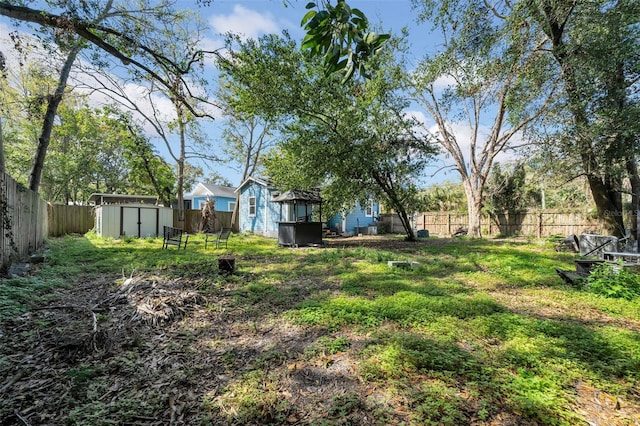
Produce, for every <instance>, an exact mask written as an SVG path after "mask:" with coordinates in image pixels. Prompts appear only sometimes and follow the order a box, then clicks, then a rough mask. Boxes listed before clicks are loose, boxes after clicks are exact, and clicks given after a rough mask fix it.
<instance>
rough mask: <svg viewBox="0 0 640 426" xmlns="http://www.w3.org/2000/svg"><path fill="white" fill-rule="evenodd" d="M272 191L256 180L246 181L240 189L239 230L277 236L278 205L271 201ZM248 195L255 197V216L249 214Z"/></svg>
mask: <svg viewBox="0 0 640 426" xmlns="http://www.w3.org/2000/svg"><path fill="white" fill-rule="evenodd" d="M273 192H274V190H272V189H270V188H267V187H265V186H264V185H261V184H259V183H257V182H248V183H246V184H245V185H244V186H243V187H242V188H241V189H240V210H239V211H240V215H239V217H240V232H253V233H254V234H259V235H264V236H267V237H272V238H275V237H277V236H278V221H280V205H279V204H278V203H273V202H271V198H272V196H273ZM250 197H255V198H256V214H255V216H249V198H250ZM283 214H284V213H283Z"/></svg>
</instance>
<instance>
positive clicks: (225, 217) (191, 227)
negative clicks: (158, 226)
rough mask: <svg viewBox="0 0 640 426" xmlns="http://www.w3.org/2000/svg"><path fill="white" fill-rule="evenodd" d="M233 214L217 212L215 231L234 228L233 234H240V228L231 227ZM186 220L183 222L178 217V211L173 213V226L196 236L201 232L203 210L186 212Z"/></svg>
mask: <svg viewBox="0 0 640 426" xmlns="http://www.w3.org/2000/svg"><path fill="white" fill-rule="evenodd" d="M232 215H233V213H232V212H220V211H216V219H215V228H216V229H215V230H216V231H219V230H220V229H222V228H233V232H238V226H237V225H236V226H234V227H232V226H231V216H232ZM184 216H185V220H184V222H181V221H180V220H179V216H178V210H174V211H173V226H175V227H176V228H182V229H184V230H185V231H187V232H188V233H190V234H195V233H197V232H199V231H200V220H201V219H202V210H185V212H184Z"/></svg>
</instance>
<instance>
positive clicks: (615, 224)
mask: <svg viewBox="0 0 640 426" xmlns="http://www.w3.org/2000/svg"><path fill="white" fill-rule="evenodd" d="M587 180H588V182H589V188H590V189H591V195H592V196H593V199H594V201H595V204H596V209H597V212H598V219H599V220H600V223H601V224H602V226H603V227H604V229H605V232H606V233H607V234H609V235H613V236H616V237H623V236H624V220H623V217H622V201H621V194H620V192H619V189H618V188H619V187H616V186H615V184H614V183H613V182H614V181H615V179H611V178H605V179H601V178H600V177H598V176H594V175H589V176H587Z"/></svg>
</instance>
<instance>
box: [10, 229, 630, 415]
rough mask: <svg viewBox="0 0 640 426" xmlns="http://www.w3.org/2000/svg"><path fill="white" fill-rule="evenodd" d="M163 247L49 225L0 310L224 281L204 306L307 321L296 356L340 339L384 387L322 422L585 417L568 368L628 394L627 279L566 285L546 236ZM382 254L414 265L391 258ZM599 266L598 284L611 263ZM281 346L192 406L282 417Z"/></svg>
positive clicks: (336, 407)
mask: <svg viewBox="0 0 640 426" xmlns="http://www.w3.org/2000/svg"><path fill="white" fill-rule="evenodd" d="M160 246H161V241H160V240H158V239H150V240H127V241H119V240H105V239H101V238H98V237H96V236H94V235H87V236H86V237H83V238H79V237H67V238H63V239H56V240H52V241H50V242H49V249H50V252H49V254H48V256H47V262H46V265H45V267H43V268H41V269H40V270H39V271H38V272H37V273H36V274H35V275H33V276H31V277H29V278H25V279H13V280H7V281H4V282H3V283H2V284H0V321H2V322H6V321H8V320H9V319H11V318H13V317H15V316H16V315H18V314H19V313H21V312H24V311H25V310H27V309H28V308H29V307H31V306H35V305H39V304H43V303H45V302H46V301H47V300H49V299H50V298H51V297H53V296H52V291H53V290H54V289H55V288H58V287H69V286H73V285H76V284H78V282H80V281H82V280H87V279H91V278H95V277H98V276H100V277H102V278H103V279H107V280H113V281H114V282H117V281H118V280H121V279H122V276H123V275H124V276H128V275H130V274H132V273H134V272H135V271H137V272H142V271H145V272H158V271H161V272H162V273H164V274H166V275H168V276H172V277H181V278H182V279H188V280H194V281H198V283H199V287H198V288H199V289H200V291H202V292H203V293H204V294H207V292H216V291H219V290H220V289H221V288H222V287H224V288H225V289H226V290H225V291H228V295H229V305H228V306H226V307H220V306H209V307H208V309H210V310H211V312H217V311H219V310H221V309H223V308H224V309H238V310H242V311H243V312H245V313H246V314H248V315H250V317H251V318H253V321H255V323H256V324H258V323H259V322H261V321H286V322H289V323H292V324H294V325H298V326H302V327H307V328H308V329H309V330H313V332H314V333H316V335H317V336H318V337H317V338H316V339H315V340H314V342H313V343H311V344H310V345H309V346H308V347H307V349H306V350H305V351H304V354H303V355H302V360H304V361H305V362H309V360H312V359H314V358H322V357H327V356H333V355H335V354H339V353H343V352H347V353H349V356H351V357H354V358H355V359H356V360H357V369H356V371H355V374H356V375H357V377H358V379H359V380H361V381H362V382H363V383H369V384H373V385H375V386H376V388H377V389H382V390H383V391H384V394H385V398H386V399H385V398H382V399H378V400H376V401H372V400H370V399H367V398H366V397H363V396H359V395H356V394H354V393H349V392H347V393H346V394H341V395H338V394H337V395H336V396H335V397H334V398H333V399H332V401H331V406H330V409H329V410H328V412H327V413H326V414H325V421H326V422H327V423H322V422H320V421H318V422H317V423H316V424H349V420H348V419H349V418H350V417H349V416H352V415H353V413H354V412H356V411H358V410H362V411H369V412H371V413H375V414H374V415H375V416H376V419H377V421H378V422H379V424H385V423H387V422H392V421H394V420H393V419H394V412H395V410H397V411H400V412H403V413H405V414H403V416H402V418H403V419H404V420H403V421H406V422H407V423H408V424H413V425H428V424H433V425H439V424H443V425H459V424H468V423H471V421H472V419H474V421H478V420H479V421H487V422H490V421H491V419H495V418H500V417H499V416H500V415H501V413H509V415H511V416H516V417H518V418H521V419H523V420H524V421H528V422H537V423H539V424H550V425H572V424H579V423H580V422H581V421H582V422H584V421H583V420H581V418H580V416H579V414H577V413H576V412H575V410H574V407H575V403H576V391H575V384H576V382H578V381H582V382H588V383H591V384H592V385H593V386H595V387H597V388H598V389H600V390H601V391H603V392H607V393H609V394H612V395H616V396H617V397H621V398H626V399H630V400H634V398H636V399H637V395H636V394H635V392H636V389H638V388H639V387H640V339H638V336H637V329H634V328H633V327H635V326H637V322H638V321H640V300H639V299H640V298H638V297H636V296H634V295H633V294H631V295H630V294H629V293H624V297H623V298H616V299H612V298H611V296H612V294H611V292H608V293H607V292H600V294H594V293H593V292H587V291H584V290H583V289H579V288H574V287H570V286H568V285H566V284H565V283H563V282H562V280H560V278H558V277H557V275H556V273H555V268H558V267H559V268H565V269H568V268H571V267H572V260H573V256H572V255H571V254H567V253H556V252H555V251H554V250H553V246H552V244H550V243H545V242H544V241H532V242H513V241H500V240H472V239H464V240H461V241H438V240H434V239H431V240H427V242H426V243H425V242H423V243H417V244H416V245H415V246H406V245H405V246H402V247H401V248H398V249H394V248H389V249H382V250H381V249H370V248H367V247H356V248H330V247H329V248H323V249H308V250H307V249H298V250H292V249H285V248H278V247H277V246H276V245H275V242H274V241H273V240H269V239H265V238H260V237H256V236H250V235H242V236H238V235H235V236H233V237H232V238H231V240H230V242H229V249H228V250H226V251H223V250H217V251H212V250H208V251H205V250H204V244H203V242H202V241H199V237H198V236H193V237H192V238H191V239H190V242H189V246H188V247H187V249H186V250H180V251H178V250H175V249H169V250H160ZM222 253H230V254H233V255H234V256H236V266H237V268H238V270H237V272H236V274H234V275H233V276H230V277H224V278H221V277H220V276H218V275H217V274H216V268H217V263H216V257H217V256H218V255H219V254H222ZM389 260H407V261H415V262H419V266H417V267H415V268H413V269H391V268H389V267H388V266H387V261H389ZM105 277H106V278H105ZM598 279H599V281H598V282H599V283H600V284H599V285H600V286H601V287H604V286H605V284H606V277H605V276H603V275H602V276H599V278H598ZM625 279H626V278H625ZM603 283H604V284H603ZM593 286H594V285H593V284H592V288H593ZM616 290H618V291H620V289H619V288H617V287H616ZM587 314H588V315H587ZM627 324H631V325H629V326H628V325H627ZM355 340H358V344H354V341H355ZM269 354H270V355H269ZM275 354H276V352H275V351H274V352H269V353H268V355H269V356H266V355H265V356H264V357H263V358H260V359H256V360H254V362H253V363H252V367H253V369H251V370H249V371H243V372H242V373H241V374H238V375H236V376H234V378H233V380H231V381H229V382H228V383H227V384H226V386H225V387H224V388H223V389H222V390H221V391H220V392H219V393H218V394H217V395H216V396H212V397H208V396H203V397H202V407H201V408H202V410H203V412H205V413H208V414H203V417H202V419H207V418H209V419H211V418H218V419H220V418H222V419H224V421H226V422H227V423H229V424H243V423H253V424H255V423H270V424H281V423H286V422H287V420H286V419H287V417H288V416H291V415H292V414H291V412H292V411H291V410H292V407H291V404H292V401H290V400H289V399H288V398H286V397H284V396H283V393H282V386H284V385H283V383H282V380H283V379H284V377H286V376H287V374H286V367H282V365H281V364H283V363H284V361H283V360H282V359H280V358H279V356H276V355H275ZM236 358H237V354H236V353H234V352H233V351H228V352H225V353H223V354H221V355H219V360H220V363H222V364H224V365H227V367H228V368H229V369H230V370H233V369H235V368H237V365H236V364H237V361H236ZM5 361H6V360H5ZM281 369H282V370H281ZM98 373H99V371H96V370H95V368H94V367H89V366H80V367H78V368H75V369H73V370H70V371H69V372H67V378H68V380H71V381H72V382H73V387H72V389H75V390H76V391H77V392H78V395H76V394H74V395H76V396H74V397H77V398H79V400H80V401H82V398H83V397H81V396H80V394H83V395H91V394H93V393H95V394H98V393H100V392H106V391H105V390H104V389H102V387H104V386H105V385H104V383H102V382H101V381H100V380H99V379H96V380H93V379H94V376H95V375H97V374H98ZM74 392H75V391H74ZM385 401H387V402H385ZM389 401H393V403H391V402H389ZM85 403H86V404H88V405H87V406H89V407H91V410H93V412H94V413H97V414H96V415H108V416H115V414H113V413H114V411H113V410H115V409H116V408H117V410H121V411H122V412H124V413H130V412H133V411H135V410H139V412H140V413H143V414H142V415H145V414H146V413H147V412H148V411H150V410H151V408H149V407H143V406H137V405H134V406H129V405H127V404H126V403H124V402H122V403H121V405H122V406H121V407H120V406H118V407H116V408H113V409H108V408H105V407H99V406H98V405H99V402H98V401H96V400H94V399H91V400H89V401H85ZM92 404H95V406H94V405H92ZM398 407H400V408H398ZM87 413H88V412H87V411H86V410H83V409H82V408H81V403H80V402H79V405H78V408H77V410H75V411H74V412H73V413H72V417H73V418H71V419H70V421H72V422H77V424H89V423H91V421H92V418H90V417H87V416H88V414H87ZM406 413H409V414H406ZM83 416H84V417H83ZM216 416H218V417H216ZM294 417H295V416H294ZM118 419H119V420H122V421H124V420H126V416H124V417H120V418H118ZM203 422H204V423H206V422H205V421H204V420H203ZM213 422H214V423H215V421H213Z"/></svg>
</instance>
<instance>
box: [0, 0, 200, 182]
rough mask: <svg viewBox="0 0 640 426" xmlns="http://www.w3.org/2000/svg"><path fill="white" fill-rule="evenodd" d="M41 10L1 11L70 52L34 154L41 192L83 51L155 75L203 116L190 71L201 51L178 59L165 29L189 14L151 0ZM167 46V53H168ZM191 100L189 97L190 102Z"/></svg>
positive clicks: (43, 5) (8, 6) (5, 6)
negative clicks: (62, 104) (47, 160)
mask: <svg viewBox="0 0 640 426" xmlns="http://www.w3.org/2000/svg"><path fill="white" fill-rule="evenodd" d="M36 7H38V8H31V7H25V6H22V5H17V4H15V3H13V2H0V15H4V16H7V17H9V18H12V19H15V20H18V21H22V22H26V23H29V24H31V25H35V26H36V27H37V30H38V31H39V33H40V34H41V35H42V37H43V38H44V40H45V41H46V42H47V43H49V44H50V45H51V46H55V47H56V49H57V50H59V51H60V52H63V53H65V54H66V60H65V61H64V64H63V66H62V67H61V72H60V76H59V79H58V84H57V87H56V89H55V90H54V91H53V92H52V93H51V94H49V96H48V102H47V110H46V113H45V114H44V117H43V121H42V123H43V124H42V129H41V132H40V136H39V138H38V139H39V143H38V147H37V149H36V151H35V154H34V160H33V165H32V171H31V175H30V180H29V187H30V188H31V189H33V190H38V188H39V186H40V180H41V176H42V171H43V167H44V162H45V158H46V153H47V149H48V146H49V141H50V137H51V131H52V126H53V122H54V119H55V116H56V112H57V108H58V105H59V104H60V102H61V99H62V97H63V96H64V94H65V89H66V87H67V80H68V76H69V74H70V72H71V68H72V67H73V65H74V63H75V61H76V58H77V57H78V55H79V54H80V52H81V51H83V50H87V51H90V52H91V55H90V57H91V59H92V61H93V62H95V63H97V64H99V65H100V66H104V64H106V63H107V62H108V61H106V60H105V56H104V52H106V53H107V54H108V55H110V56H112V57H113V58H115V59H118V60H120V61H121V62H122V64H124V65H131V67H129V69H130V71H131V72H132V74H133V75H136V76H138V78H144V79H151V80H153V81H155V82H156V83H157V84H159V85H161V86H163V87H164V88H165V89H166V91H167V92H169V93H170V94H171V98H172V99H174V100H175V103H179V104H181V107H182V106H184V108H185V109H186V110H188V111H189V112H190V113H192V114H194V115H205V114H203V113H202V112H198V111H196V110H195V108H194V107H193V105H194V102H193V101H192V100H193V99H197V98H199V95H197V94H195V93H193V92H191V91H190V87H191V86H190V85H189V84H188V81H187V78H186V75H187V73H189V71H191V70H192V69H193V67H194V65H195V64H197V63H198V62H199V61H201V60H202V56H203V52H202V51H200V50H190V49H186V48H185V49H180V50H181V51H182V52H183V53H185V54H188V55H189V56H187V57H184V56H182V57H180V58H175V56H172V55H170V54H169V53H168V52H170V49H171V48H172V47H174V46H175V37H173V34H172V33H170V32H168V31H167V30H166V29H167V28H171V27H173V28H174V29H175V28H178V27H180V25H184V24H180V25H179V24H178V22H180V21H184V20H185V14H184V13H182V12H180V11H179V10H176V9H175V8H174V4H173V2H171V1H168V0H162V1H159V2H153V1H151V0H137V1H135V2H120V1H116V0H109V1H106V2H87V1H84V0H80V1H67V2H64V3H62V4H61V3H60V2H54V1H49V0H42V1H40V2H38V3H37V4H36ZM167 48H168V49H169V51H167ZM187 100H189V101H187Z"/></svg>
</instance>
